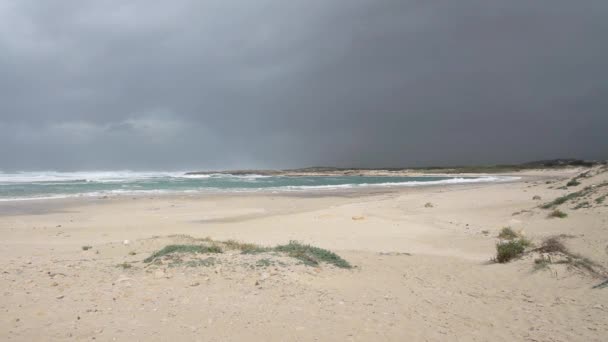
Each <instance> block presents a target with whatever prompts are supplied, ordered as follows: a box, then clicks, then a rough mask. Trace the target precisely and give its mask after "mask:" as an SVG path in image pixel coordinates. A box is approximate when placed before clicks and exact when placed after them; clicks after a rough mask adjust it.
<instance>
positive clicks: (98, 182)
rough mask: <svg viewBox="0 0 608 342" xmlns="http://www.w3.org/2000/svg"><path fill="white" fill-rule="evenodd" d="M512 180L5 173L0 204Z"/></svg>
mask: <svg viewBox="0 0 608 342" xmlns="http://www.w3.org/2000/svg"><path fill="white" fill-rule="evenodd" d="M505 180H509V179H508V177H495V176H484V177H377V176H373V177H372V176H306V177H300V176H298V177H293V176H262V175H247V176H233V175H224V174H213V175H186V174H185V172H133V171H111V172H110V171H103V172H16V173H3V172H0V201H19V200H35V199H53V198H66V197H81V196H88V197H95V196H113V195H150V194H179V193H204V192H263V191H266V192H282V191H326V190H339V189H357V188H368V187H400V186H423V185H435V184H460V183H479V182H497V181H505Z"/></svg>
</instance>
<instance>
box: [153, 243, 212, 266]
mask: <svg viewBox="0 0 608 342" xmlns="http://www.w3.org/2000/svg"><path fill="white" fill-rule="evenodd" d="M173 253H182V254H184V253H190V254H207V253H222V249H221V248H220V247H218V246H215V245H212V246H204V245H168V246H165V247H164V248H163V249H161V250H159V251H157V252H155V253H154V254H152V255H151V256H149V257H148V258H146V259H144V262H146V263H150V262H152V261H154V259H156V258H160V257H163V256H165V255H169V254H173Z"/></svg>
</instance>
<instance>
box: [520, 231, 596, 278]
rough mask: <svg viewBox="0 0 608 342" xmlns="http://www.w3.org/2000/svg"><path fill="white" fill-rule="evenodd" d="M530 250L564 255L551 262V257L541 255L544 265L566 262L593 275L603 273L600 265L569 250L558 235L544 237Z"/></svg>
mask: <svg viewBox="0 0 608 342" xmlns="http://www.w3.org/2000/svg"><path fill="white" fill-rule="evenodd" d="M531 252H538V253H545V254H550V255H562V256H563V257H565V259H563V260H559V261H556V262H553V261H552V260H551V258H545V257H544V256H542V259H543V263H544V264H545V265H544V266H548V265H549V264H567V265H568V266H570V267H573V268H577V269H581V270H584V271H586V272H588V273H589V274H591V275H594V276H602V275H605V272H604V269H603V268H602V266H601V265H599V264H598V263H596V262H594V261H593V260H591V259H589V258H586V257H584V256H581V255H578V254H575V253H572V252H570V251H569V250H568V248H566V246H565V245H564V244H563V243H562V242H561V239H560V237H558V236H552V237H549V238H546V239H545V240H544V241H543V242H542V243H541V245H540V246H539V247H537V248H535V249H533V250H531ZM537 260H538V259H537ZM535 262H536V261H535Z"/></svg>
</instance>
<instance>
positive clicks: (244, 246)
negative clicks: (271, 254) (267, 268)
mask: <svg viewBox="0 0 608 342" xmlns="http://www.w3.org/2000/svg"><path fill="white" fill-rule="evenodd" d="M222 244H223V245H224V246H225V247H226V248H228V249H236V250H239V251H241V253H243V254H258V253H264V252H268V251H269V250H270V249H269V248H266V247H262V246H260V245H256V244H254V243H243V242H239V241H236V240H227V241H223V242H222Z"/></svg>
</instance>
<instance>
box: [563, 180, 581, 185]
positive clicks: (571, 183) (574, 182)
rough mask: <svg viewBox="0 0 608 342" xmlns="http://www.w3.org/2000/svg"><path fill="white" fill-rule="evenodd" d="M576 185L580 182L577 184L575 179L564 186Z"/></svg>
mask: <svg viewBox="0 0 608 342" xmlns="http://www.w3.org/2000/svg"><path fill="white" fill-rule="evenodd" d="M578 185H581V182H579V181H578V180H576V179H573V180H571V181H569V182H568V183H567V184H566V186H578Z"/></svg>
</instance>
